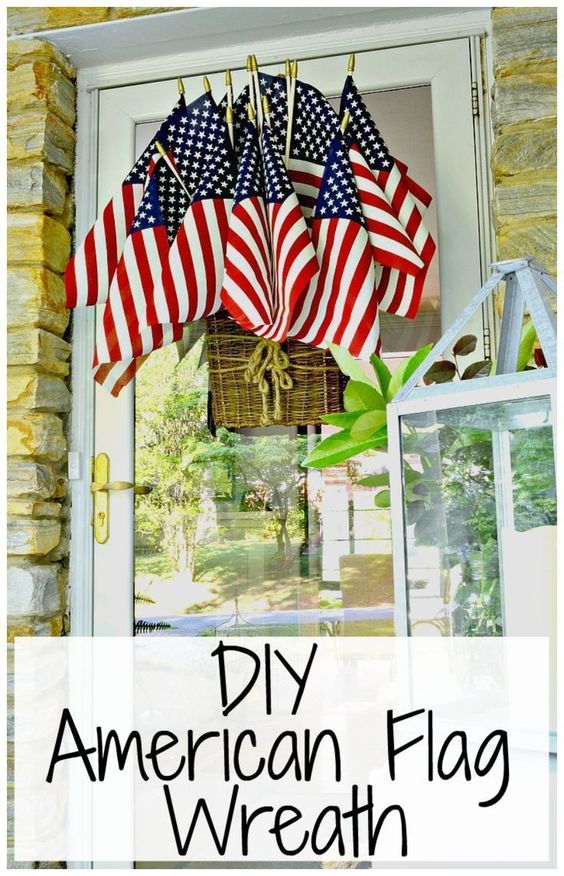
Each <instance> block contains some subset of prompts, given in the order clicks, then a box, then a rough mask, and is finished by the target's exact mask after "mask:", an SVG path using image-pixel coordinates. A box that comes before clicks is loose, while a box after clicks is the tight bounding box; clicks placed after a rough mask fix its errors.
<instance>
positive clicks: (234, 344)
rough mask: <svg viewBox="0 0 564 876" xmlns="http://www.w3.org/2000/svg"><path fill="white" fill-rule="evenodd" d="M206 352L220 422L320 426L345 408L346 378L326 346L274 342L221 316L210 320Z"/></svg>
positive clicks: (215, 413) (227, 424) (238, 425)
mask: <svg viewBox="0 0 564 876" xmlns="http://www.w3.org/2000/svg"><path fill="white" fill-rule="evenodd" d="M207 355H208V368H209V379H210V389H211V396H212V416H213V420H214V423H215V425H216V426H225V427H226V428H228V429H239V428H241V427H244V426H247V427H251V426H274V425H279V426H280V425H281V426H306V425H315V424H317V423H320V422H321V417H322V416H323V415H324V414H329V413H335V412H337V411H342V410H343V390H344V386H345V383H346V378H344V376H343V374H342V373H341V371H340V370H339V368H338V366H337V365H336V363H335V360H334V359H333V357H332V355H331V353H330V352H329V351H327V350H320V349H318V348H317V347H309V346H308V345H307V344H302V343H301V342H299V341H291V340H289V341H285V342H284V343H283V344H281V345H277V344H273V343H272V342H270V341H264V340H262V339H261V338H259V337H257V336H256V335H253V334H250V333H249V332H245V331H243V330H242V329H241V328H240V327H239V326H238V325H237V323H236V322H234V320H232V319H230V318H229V317H227V316H224V315H223V314H217V315H216V316H212V317H210V318H209V319H208V320H207Z"/></svg>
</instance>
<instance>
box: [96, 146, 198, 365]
mask: <svg viewBox="0 0 564 876" xmlns="http://www.w3.org/2000/svg"><path fill="white" fill-rule="evenodd" d="M160 195H161V196H162V198H163V201H162V202H161V201H160V199H159V196H160ZM187 200H188V199H187V195H186V194H185V193H184V191H183V189H182V187H181V186H180V184H179V183H178V181H177V180H176V177H175V176H174V174H173V173H172V172H171V171H170V169H169V168H168V166H167V165H166V163H165V162H164V160H163V159H162V158H161V159H160V160H159V161H158V163H157V164H156V168H155V171H154V173H153V174H152V176H151V178H150V180H149V182H148V183H147V187H146V189H145V193H144V195H143V199H142V201H141V204H140V205H139V209H138V211H137V214H136V217H135V220H134V222H133V224H132V227H131V233H130V235H129V237H128V238H127V240H126V242H125V246H124V250H123V255H122V257H121V259H120V261H119V264H118V267H117V270H116V273H115V275H114V279H113V281H112V285H111V287H110V294H109V298H108V301H107V302H106V304H105V306H104V308H103V309H102V311H101V315H100V320H99V331H98V333H97V346H96V357H95V360H94V365H95V366H96V365H98V364H102V363H106V362H119V361H124V360H127V359H131V358H135V357H137V356H142V355H143V354H145V353H148V352H150V351H151V350H152V349H154V346H153V344H154V341H155V338H154V335H153V332H152V331H151V330H150V329H149V330H146V326H147V322H146V316H145V315H146V311H147V307H148V306H150V304H151V302H152V293H153V287H154V284H155V282H156V280H157V279H158V278H159V277H160V274H161V271H162V268H163V266H164V265H165V264H166V261H167V259H168V253H169V249H170V244H171V242H172V240H173V239H174V235H175V233H176V228H177V227H178V224H179V223H180V221H182V218H181V216H182V215H183V212H182V210H183V208H182V206H181V205H182V204H183V203H184V204H185V207H184V209H186V207H187V206H188V204H187ZM140 320H142V323H141V322H140ZM172 334H173V335H175V334H178V337H176V336H175V337H174V340H178V339H179V338H180V336H181V334H182V328H181V327H180V326H179V327H178V328H177V331H176V333H175V332H174V331H172Z"/></svg>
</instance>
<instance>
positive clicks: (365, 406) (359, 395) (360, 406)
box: [343, 380, 386, 411]
mask: <svg viewBox="0 0 564 876" xmlns="http://www.w3.org/2000/svg"><path fill="white" fill-rule="evenodd" d="M343 400H344V403H345V410H346V411H372V410H379V411H381V410H384V409H385V407H386V400H385V399H384V397H383V396H381V395H380V393H379V392H378V390H377V389H376V387H375V386H369V385H368V384H367V383H361V382H360V381H359V380H349V382H348V383H347V385H346V387H345V392H344V395H343Z"/></svg>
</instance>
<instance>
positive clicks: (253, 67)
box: [249, 55, 258, 73]
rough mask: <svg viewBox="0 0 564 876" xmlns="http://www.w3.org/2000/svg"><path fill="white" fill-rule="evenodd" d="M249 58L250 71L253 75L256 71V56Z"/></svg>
mask: <svg viewBox="0 0 564 876" xmlns="http://www.w3.org/2000/svg"><path fill="white" fill-rule="evenodd" d="M249 57H250V59H251V71H252V72H253V73H255V72H256V71H257V70H258V63H257V56H256V55H250V56H249Z"/></svg>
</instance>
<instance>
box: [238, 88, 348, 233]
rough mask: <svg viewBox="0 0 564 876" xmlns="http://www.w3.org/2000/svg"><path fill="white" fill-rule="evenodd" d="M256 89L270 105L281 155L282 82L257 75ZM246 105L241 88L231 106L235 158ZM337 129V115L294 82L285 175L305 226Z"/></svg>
mask: <svg viewBox="0 0 564 876" xmlns="http://www.w3.org/2000/svg"><path fill="white" fill-rule="evenodd" d="M259 85H260V91H261V94H262V95H266V96H267V97H268V102H269V104H270V109H271V111H270V125H271V131H272V139H273V140H274V142H275V144H276V145H277V147H278V149H279V150H280V152H281V154H284V150H285V146H286V127H287V122H288V100H287V94H286V80H285V79H284V77H280V76H270V75H269V74H268V73H259ZM248 101H249V91H248V88H245V89H243V91H242V92H241V94H240V95H239V96H238V98H237V99H236V100H235V102H234V104H233V115H234V120H235V147H236V149H237V153H238V155H240V154H241V150H242V148H243V140H244V131H245V130H246V129H245V120H246V117H247V105H248ZM338 129H339V119H338V116H337V113H336V112H335V110H334V109H333V107H332V106H331V104H330V103H329V101H328V100H327V98H326V97H325V96H324V95H323V94H322V93H321V92H320V91H318V90H317V88H314V87H313V86H312V85H308V84H307V83H305V82H301V81H300V80H297V82H296V97H295V102H294V120H293V126H292V131H293V134H292V143H291V151H290V163H289V166H288V175H289V177H290V180H291V182H292V184H293V186H294V190H295V192H296V194H297V196H298V200H299V203H300V206H301V208H302V211H303V214H304V217H305V218H306V221H307V222H309V220H310V216H311V212H312V210H313V208H314V206H315V202H316V200H317V195H318V192H319V186H320V185H321V178H322V176H323V169H324V167H325V163H326V161H327V155H328V152H329V147H330V145H331V143H332V141H333V138H334V137H335V134H336V133H337V131H338Z"/></svg>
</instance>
